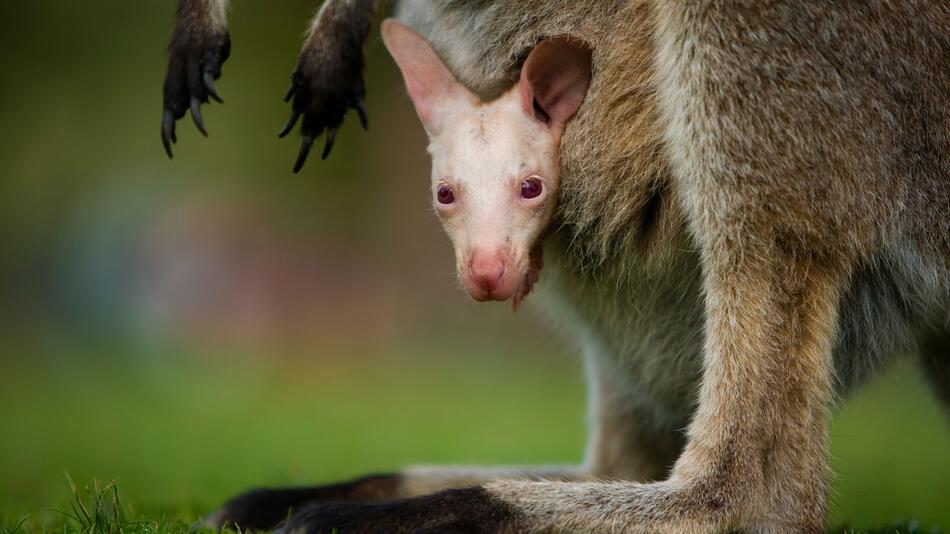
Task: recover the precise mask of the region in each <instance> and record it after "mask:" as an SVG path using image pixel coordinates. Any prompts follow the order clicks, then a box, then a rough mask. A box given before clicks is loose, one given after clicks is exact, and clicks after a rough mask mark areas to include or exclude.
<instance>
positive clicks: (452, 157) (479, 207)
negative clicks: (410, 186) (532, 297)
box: [382, 20, 590, 306]
mask: <svg viewBox="0 0 950 534" xmlns="http://www.w3.org/2000/svg"><path fill="white" fill-rule="evenodd" d="M382 32H383V40H384V42H385V43H386V47H387V48H388V49H389V51H390V53H391V54H392V55H393V57H394V58H395V60H396V62H397V64H398V65H399V67H400V69H401V70H402V72H403V76H404V77H405V79H406V86H407V88H408V91H409V96H410V97H411V98H412V100H413V103H414V104H415V107H416V111H417V112H418V114H419V118H420V119H421V120H422V123H423V125H424V126H425V129H426V132H427V133H428V134H429V140H430V143H429V148H428V150H429V154H430V155H431V156H432V195H433V204H434V205H435V209H436V212H437V213H438V215H439V218H440V219H441V221H442V224H443V227H444V228H445V231H446V233H448V235H449V237H450V238H451V240H452V243H453V245H454V247H455V257H456V266H457V270H458V275H459V278H460V280H461V281H462V283H463V285H464V286H465V288H466V289H467V290H468V292H469V294H470V295H471V296H472V297H473V298H474V299H476V300H479V301H484V300H507V299H509V298H514V305H515V306H517V305H518V303H519V302H520V301H521V300H522V299H523V298H524V297H525V296H526V295H527V294H528V293H529V292H530V291H531V288H532V286H533V285H534V283H535V282H536V281H537V279H538V275H539V271H540V267H541V265H540V261H541V253H540V247H539V245H538V240H539V239H540V237H541V235H542V234H543V232H544V230H545V229H546V228H547V226H548V224H549V223H550V221H551V218H552V216H553V215H554V211H555V208H556V202H557V193H558V185H559V182H558V180H559V167H560V161H559V159H558V149H559V146H560V138H561V133H562V132H563V129H564V125H565V123H566V122H567V121H568V120H570V119H571V117H573V115H574V113H575V112H576V111H577V109H578V108H579V107H580V105H581V103H582V102H583V98H584V94H585V93H586V91H587V85H588V83H589V79H590V53H589V49H588V48H587V47H586V45H585V44H583V43H580V42H576V41H569V40H552V41H548V42H544V43H542V44H541V45H539V46H538V47H537V48H536V49H535V50H533V51H532V52H531V54H530V55H529V57H528V59H527V60H526V62H525V65H524V67H523V69H522V73H521V79H520V80H519V82H518V83H517V84H515V86H514V87H512V88H511V89H509V90H508V91H506V92H505V93H504V94H502V96H500V97H498V98H496V99H494V100H491V101H489V102H483V101H481V100H480V99H479V98H478V97H477V96H476V95H475V94H474V93H472V92H471V91H470V90H468V89H467V88H465V87H464V86H462V85H461V84H460V83H458V81H456V80H455V78H454V77H453V76H452V74H451V73H450V72H449V71H448V69H447V68H446V67H445V65H443V63H442V61H441V60H440V59H439V57H438V56H437V55H436V53H435V52H434V51H433V50H432V48H431V47H430V46H429V44H428V43H426V42H425V40H424V39H423V38H422V37H420V36H419V35H418V34H417V33H416V32H415V31H413V30H412V29H410V28H409V27H407V26H405V25H403V24H402V23H399V22H396V21H394V20H387V21H386V22H384V23H383V30H382Z"/></svg>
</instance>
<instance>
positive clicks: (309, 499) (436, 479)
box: [204, 466, 589, 530]
mask: <svg viewBox="0 0 950 534" xmlns="http://www.w3.org/2000/svg"><path fill="white" fill-rule="evenodd" d="M506 477H508V478H510V477H518V478H524V479H526V480H544V479H557V480H571V481H581V480H587V479H588V478H589V477H588V476H587V474H586V473H585V472H584V471H583V470H582V469H581V468H576V467H556V466H552V467H532V468H517V467H495V468H484V467H448V466H443V467H415V468H409V469H405V470H402V471H399V472H395V473H389V474H383V475H369V476H364V477H361V478H358V479H356V480H352V481H348V482H342V483H338V484H328V485H324V486H310V487H296V488H257V489H253V490H250V491H247V492H245V493H242V494H240V495H238V496H236V497H234V498H232V499H230V500H229V501H228V502H227V503H225V504H224V506H222V507H221V509H220V510H218V511H217V512H215V513H213V514H211V515H209V516H208V518H207V519H206V520H205V522H204V523H205V526H207V527H209V528H215V529H218V528H221V527H225V526H229V527H234V526H239V527H240V528H241V529H243V530H249V529H250V530H267V529H270V528H273V527H274V526H276V525H277V524H278V523H280V522H281V521H283V520H284V519H287V516H288V514H290V513H291V512H292V511H295V510H299V509H300V508H303V507H305V506H306V505H308V504H314V503H321V502H351V503H358V502H362V503H371V502H379V501H390V500H394V499H405V498H409V497H418V496H422V495H427V494H429V493H435V492H438V491H442V490H446V489H453V488H464V487H468V486H478V485H480V484H484V483H486V482H489V481H492V480H496V479H499V478H506Z"/></svg>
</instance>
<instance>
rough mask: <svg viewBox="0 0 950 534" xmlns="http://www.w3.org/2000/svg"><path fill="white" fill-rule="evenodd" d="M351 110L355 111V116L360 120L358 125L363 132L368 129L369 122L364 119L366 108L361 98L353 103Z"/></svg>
mask: <svg viewBox="0 0 950 534" xmlns="http://www.w3.org/2000/svg"><path fill="white" fill-rule="evenodd" d="M353 109H355V110H356V114H357V115H358V116H359V118H360V125H361V126H362V127H363V129H364V130H368V129H369V120H368V119H367V118H366V106H365V105H364V103H363V97H359V98H357V99H356V102H354V103H353Z"/></svg>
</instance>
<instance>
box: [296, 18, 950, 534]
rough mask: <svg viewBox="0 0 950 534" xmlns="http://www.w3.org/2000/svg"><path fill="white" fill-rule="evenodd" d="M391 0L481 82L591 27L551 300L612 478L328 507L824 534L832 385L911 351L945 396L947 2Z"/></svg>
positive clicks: (506, 481) (551, 246) (567, 149)
mask: <svg viewBox="0 0 950 534" xmlns="http://www.w3.org/2000/svg"><path fill="white" fill-rule="evenodd" d="M331 1H333V0H331ZM397 15H398V16H399V18H401V19H402V20H403V21H405V22H406V23H408V24H410V25H411V26H413V27H415V28H416V29H417V30H418V31H419V32H420V33H421V34H422V35H424V36H426V37H427V39H429V40H430V41H431V42H432V44H433V46H434V47H435V49H436V50H437V51H438V52H439V53H440V55H441V56H442V58H443V59H444V60H445V61H446V63H447V65H448V66H449V67H450V68H451V69H452V70H453V72H454V73H455V74H456V76H457V77H458V78H459V79H460V80H461V81H462V82H463V83H465V84H466V85H468V86H470V87H472V88H473V89H474V90H476V91H478V92H479V93H481V94H482V95H490V94H497V93H498V92H500V91H501V90H502V89H504V88H505V87H507V86H509V85H510V84H511V83H512V82H513V81H514V76H515V75H516V74H517V72H518V67H519V62H520V61H522V60H523V59H524V57H525V55H526V52H527V51H528V50H530V49H531V47H532V46H534V45H535V44H536V43H537V42H538V41H540V40H541V39H542V38H545V37H550V36H555V35H564V34H568V35H574V36H576V37H580V38H582V39H584V40H586V41H587V42H589V43H590V44H591V45H592V46H593V49H594V58H593V60H594V65H593V68H594V77H593V83H592V86H591V88H590V92H589V94H588V99H587V102H586V104H585V105H584V106H583V107H582V108H581V110H580V112H579V113H578V115H577V117H576V118H575V119H574V121H573V122H571V123H570V124H569V125H568V127H567V130H566V132H565V137H564V139H563V141H562V154H561V155H562V167H563V174H562V178H561V191H562V193H561V199H560V211H559V219H558V226H557V228H556V230H555V231H553V232H552V233H551V235H550V236H549V237H548V239H547V241H546V242H545V249H546V253H547V256H546V260H547V263H546V270H545V274H544V276H543V277H542V283H543V285H544V286H545V287H544V291H543V293H544V295H542V296H543V297H544V298H545V301H544V302H545V306H544V308H545V310H547V311H549V313H550V314H551V315H552V318H553V319H554V320H556V321H561V322H563V324H564V325H565V326H567V327H569V328H570V329H571V330H573V331H574V332H575V333H576V335H577V338H578V340H579V345H580V348H581V351H582V352H583V353H584V356H585V361H586V362H587V372H588V377H589V381H590V383H591V386H592V388H593V391H592V394H591V399H592V402H591V404H592V408H591V423H592V426H593V427H594V428H593V431H592V439H591V442H590V446H589V449H588V460H587V463H586V464H585V471H586V472H587V473H588V474H590V475H593V476H594V477H596V479H613V480H612V481H604V480H596V481H591V480H587V481H585V480H584V478H585V477H583V476H581V477H579V478H577V479H575V481H539V480H526V479H518V478H508V477H502V478H500V479H499V480H497V481H494V482H483V483H480V488H481V489H482V490H483V491H477V492H470V493H466V494H464V495H462V494H457V493H437V494H435V495H432V496H428V497H419V498H415V499H407V500H403V501H396V502H395V503H389V504H387V505H385V507H381V508H373V509H372V513H367V510H369V509H367V508H365V507H363V508H353V509H352V510H351V511H350V512H345V510H343V509H342V508H334V509H333V510H332V514H334V515H333V517H335V518H340V517H345V518H346V521H347V522H348V523H347V524H351V523H349V521H356V523H352V524H358V525H359V527H358V528H362V529H366V530H372V525H374V524H376V525H385V524H387V523H385V521H384V518H385V517H387V516H388V517H395V518H400V519H399V521H400V522H399V523H398V525H400V528H405V529H407V530H409V529H410V527H409V525H411V524H412V523H413V521H417V522H418V524H419V525H429V526H431V525H436V526H438V525H451V524H453V523H452V522H453V521H456V520H457V519H459V517H460V516H465V515H466V514H467V513H468V512H467V511H466V510H469V509H470V510H471V514H472V516H471V517H470V518H469V519H474V518H475V517H477V518H479V519H480V520H481V521H482V522H481V523H478V527H477V528H478V529H480V530H482V531H486V532H505V531H510V532H514V531H528V532H547V531H555V532H607V531H615V532H621V531H623V532H717V531H725V530H730V529H741V530H745V531H752V532H776V533H777V532H818V531H821V530H822V529H823V527H824V520H825V507H826V504H825V503H826V495H825V493H826V480H827V476H828V466H827V456H828V436H827V434H828V430H827V422H828V411H829V408H830V407H831V405H832V404H833V402H834V401H835V399H836V398H837V397H839V396H841V395H842V394H844V393H847V392H848V391H849V390H850V389H851V388H853V387H855V386H857V385H859V384H860V383H861V382H862V381H863V380H864V379H865V378H866V377H867V376H869V375H870V374H872V373H873V372H875V371H877V370H878V369H880V368H882V367H883V366H884V365H885V364H886V363H887V362H888V361H890V360H893V359H894V357H895V356H897V355H898V354H901V353H906V352H920V353H922V354H923V355H924V358H923V360H922V361H923V362H925V363H924V365H923V368H924V369H925V371H926V372H927V373H928V374H929V375H930V377H931V379H932V380H933V381H934V382H935V385H936V389H937V391H938V393H940V394H941V395H942V399H943V400H945V401H946V400H947V399H948V395H947V391H948V390H950V386H948V385H947V384H948V382H947V380H948V378H947V377H948V376H950V372H948V371H947V369H948V368H950V363H948V361H950V357H948V354H947V349H946V346H947V345H946V332H947V325H948V324H950V68H948V67H947V66H948V65H950V4H948V3H946V2H945V1H943V0H906V1H902V2H884V1H882V0H870V1H864V0H842V1H840V2H825V1H820V0H804V1H794V2H792V1H787V2H782V1H779V2H713V1H711V0H696V1H690V2H686V1H676V0H630V1H619V0H618V1H611V0H493V1H489V0H485V1H477V2H476V1H472V2H460V1H458V0H403V1H402V2H399V4H398V6H397ZM687 427H688V432H686V434H685V435H684V434H682V433H680V432H679V429H682V428H687ZM675 458H678V460H676V461H675V464H674V465H672V466H671V465H670V464H671V463H673V459H675ZM497 474H498V473H497V472H488V473H485V477H484V479H485V480H487V479H491V478H493V477H494V476H496V475H497ZM667 475H668V476H667ZM406 476H408V477H409V480H410V482H405V480H407V479H405V478H404V479H403V481H404V482H403V483H404V484H414V485H415V487H417V488H419V487H424V488H426V490H433V491H435V490H437V489H441V488H443V487H453V486H454V485H455V484H468V483H472V482H474V481H475V480H478V477H475V478H472V477H471V475H470V474H469V475H468V476H458V477H455V476H452V475H451V474H446V473H445V472H443V473H441V474H434V473H432V472H425V473H422V472H416V473H415V474H412V473H411V472H409V473H408V474H407V475H406ZM413 477H415V478H413ZM657 479H661V481H660V482H650V483H645V482H646V481H649V480H657ZM403 487H407V486H403ZM405 496H408V495H406V494H400V493H399V491H398V490H396V491H394V492H393V494H392V495H391V497H393V498H395V497H405ZM460 498H464V499H468V500H469V501H467V502H468V504H467V505H465V506H462V505H461V504H460ZM418 499H427V500H425V501H420V500H418ZM423 504H425V506H427V507H428V508H426V509H428V510H429V512H428V515H426V517H425V518H424V519H422V518H419V517H418V516H415V515H412V514H416V513H418V510H419V509H420V506H423ZM469 507H470V508H469ZM341 514H342V515H341ZM360 514H363V517H364V518H365V520H363V522H360V521H361V520H359V517H360ZM440 514H441V515H440ZM319 515H320V512H319V509H315V510H314V511H311V512H310V513H309V514H308V515H307V516H305V517H301V518H300V519H299V520H297V521H295V522H293V523H292V524H291V525H292V526H295V528H304V529H305V528H306V525H308V524H321V525H323V524H325V523H322V522H321V520H320V519H319ZM407 518H409V519H407ZM374 522H375V523H374ZM391 524H396V523H391ZM470 524H471V522H469V523H466V525H470Z"/></svg>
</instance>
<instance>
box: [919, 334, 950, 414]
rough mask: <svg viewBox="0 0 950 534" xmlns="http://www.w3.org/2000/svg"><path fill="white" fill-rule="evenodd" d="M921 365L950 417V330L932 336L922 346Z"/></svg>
mask: <svg viewBox="0 0 950 534" xmlns="http://www.w3.org/2000/svg"><path fill="white" fill-rule="evenodd" d="M920 364H921V367H922V368H923V371H924V374H925V375H926V378H927V380H928V381H929V382H930V385H931V386H932V387H933V390H934V393H936V395H937V398H938V399H939V400H940V402H941V403H942V404H943V407H944V408H945V409H946V411H947V415H950V330H948V331H945V332H941V333H940V334H938V335H935V336H932V337H931V338H929V339H928V340H927V342H925V343H924V344H923V345H922V346H921V349H920Z"/></svg>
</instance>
